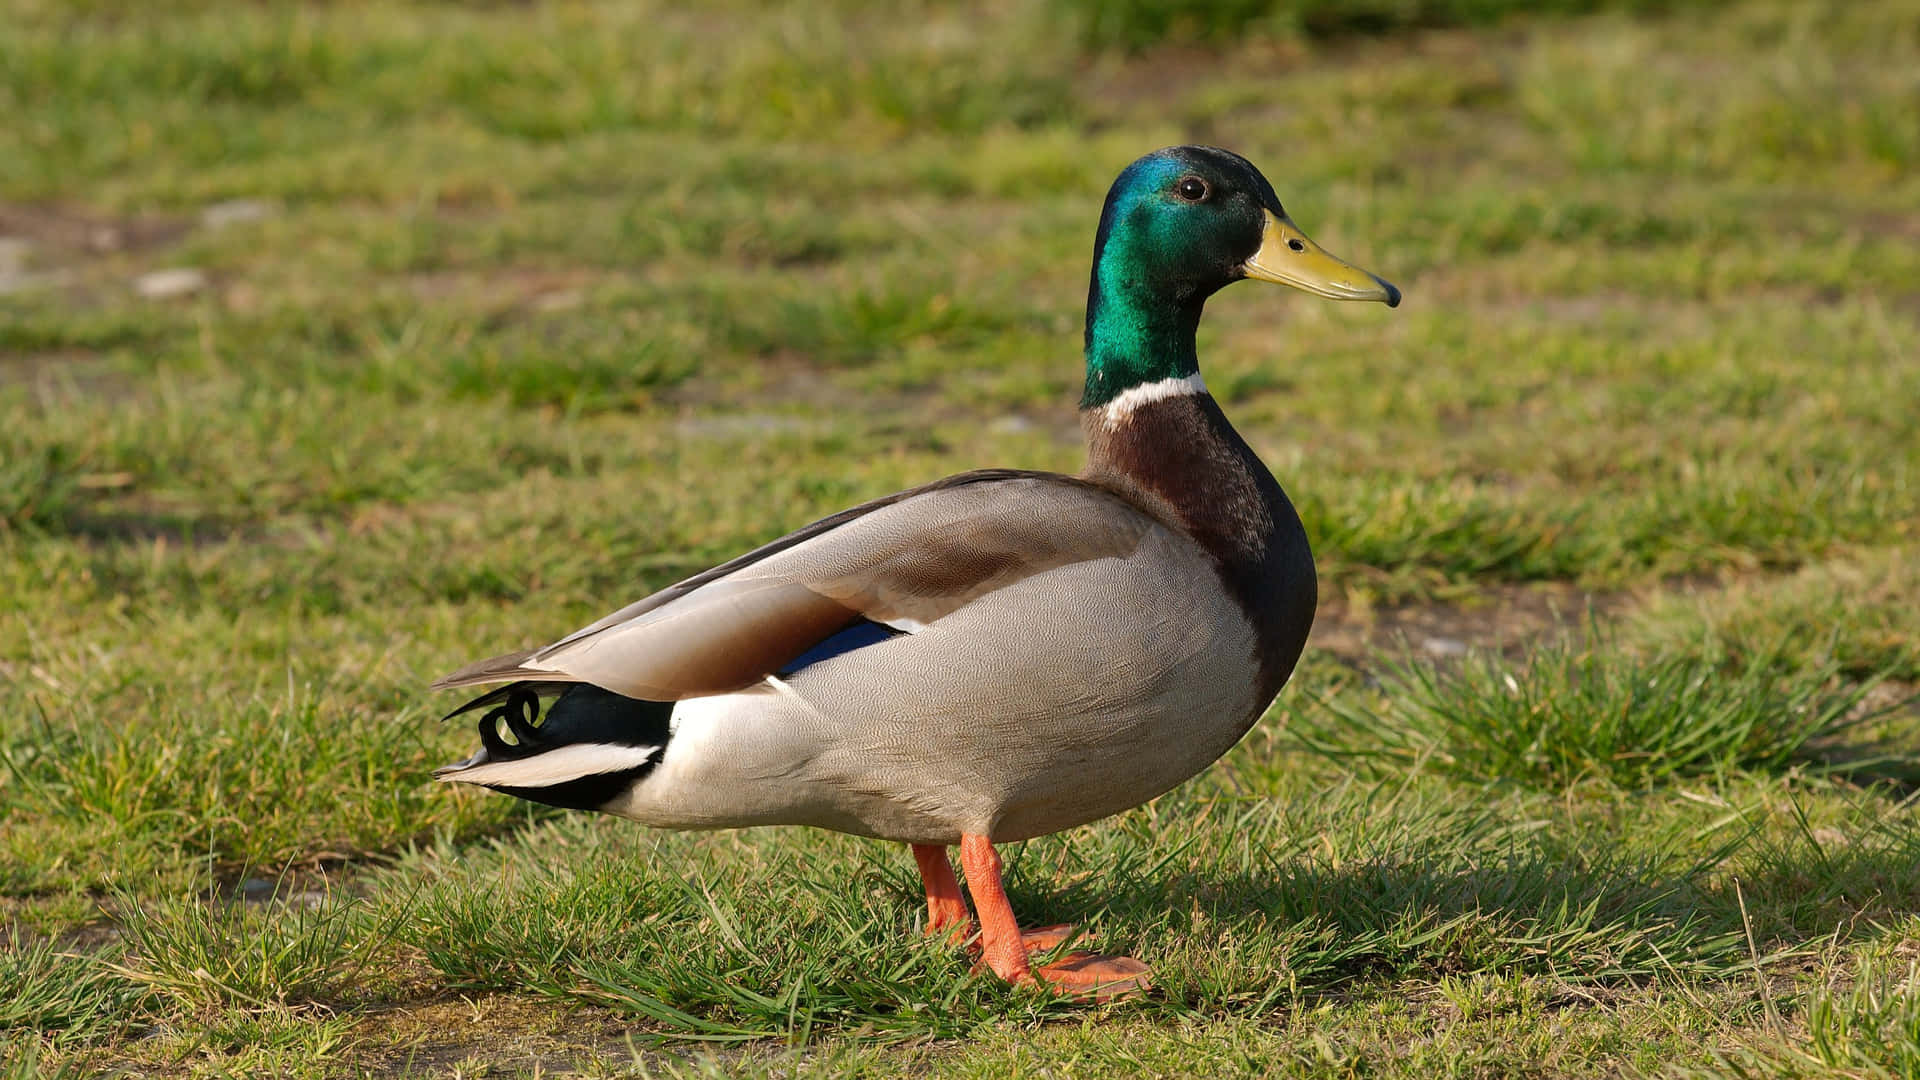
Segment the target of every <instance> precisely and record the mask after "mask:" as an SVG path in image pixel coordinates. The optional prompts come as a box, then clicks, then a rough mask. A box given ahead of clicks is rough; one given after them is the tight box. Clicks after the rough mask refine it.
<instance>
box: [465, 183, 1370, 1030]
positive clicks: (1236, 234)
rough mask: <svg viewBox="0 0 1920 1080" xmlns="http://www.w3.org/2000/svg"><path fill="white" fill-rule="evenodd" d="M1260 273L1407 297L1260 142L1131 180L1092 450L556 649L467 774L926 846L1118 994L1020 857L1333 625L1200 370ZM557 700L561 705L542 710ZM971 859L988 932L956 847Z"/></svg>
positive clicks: (679, 822) (1110, 261)
mask: <svg viewBox="0 0 1920 1080" xmlns="http://www.w3.org/2000/svg"><path fill="white" fill-rule="evenodd" d="M1243 278H1253V279H1256V280H1260V281H1272V282H1278V283H1280V284H1283V285H1291V286H1293V287H1295V288H1298V289H1303V290H1305V291H1307V292H1310V293H1314V294H1317V295H1319V296H1323V297H1329V298H1331V299H1335V300H1377V301H1381V302H1383V303H1385V304H1387V305H1388V306H1389V307H1392V306H1395V305H1397V304H1398V303H1399V302H1400V292H1399V290H1398V289H1396V288H1394V287H1393V286H1392V285H1389V284H1388V283H1386V282H1385V281H1383V280H1381V279H1380V278H1378V277H1375V276H1374V275H1372V274H1369V273H1367V272H1366V271H1363V270H1360V269H1358V268H1356V267H1354V266H1351V265H1349V264H1347V263H1345V262H1342V261H1341V260H1339V259H1336V258H1334V257H1333V256H1332V255H1329V254H1327V253H1326V252H1325V251H1323V250H1321V248H1320V247H1319V246H1318V245H1316V244H1314V243H1313V241H1311V240H1309V239H1307V237H1306V235H1305V234H1304V233H1302V232H1301V231H1300V229H1299V228H1298V227H1297V226H1296V225H1294V223H1293V222H1292V221H1291V220H1290V219H1289V218H1288V217H1287V214H1286V211H1285V210H1283V209H1281V206H1280V200H1279V198H1278V197H1277V196H1275V194H1274V191H1273V187H1272V185H1270V184H1269V183H1268V182H1267V180H1266V178H1265V177H1263V176H1261V175H1260V172H1259V170H1257V169H1255V168H1254V167H1253V165H1252V164H1250V163H1249V162H1248V161H1247V160H1246V159H1244V158H1242V157H1240V156H1239V155H1237V154H1233V153H1229V152H1227V151H1225V150H1219V149H1214V148H1211V147H1203V146H1179V147H1172V148H1169V149H1165V150H1160V151H1156V152H1154V153H1151V154H1148V155H1147V156H1145V157H1143V158H1141V159H1139V160H1138V161H1135V162H1134V163H1133V164H1131V165H1129V166H1127V168H1126V170H1125V171H1123V172H1122V173H1121V174H1120V177H1119V179H1118V180H1116V181H1115V182H1114V185H1113V188H1112V190H1111V191H1109V192H1108V194H1107V200H1106V205H1105V207H1104V209H1103V210H1102V211H1101V214H1100V227H1099V231H1098V232H1097V233H1096V234H1095V237H1094V246H1093V281H1092V286H1091V288H1090V289H1089V290H1088V295H1087V322H1086V342H1085V346H1086V365H1087V367H1086V371H1087V376H1086V391H1085V394H1084V396H1083V397H1082V398H1081V401H1080V418H1081V426H1082V428H1083V429H1084V430H1085V433H1086V440H1087V467H1086V470H1085V471H1084V472H1082V473H1081V474H1080V475H1078V476H1063V475H1058V474H1054V473H1045V472H1029V471H1025V470H1018V469H989V470H984V471H979V472H967V473H961V474H959V475H957V476H951V477H948V478H946V479H944V480H939V481H935V482H934V483H931V484H928V485H926V486H924V487H918V488H914V489H912V490H910V491H903V492H900V493H899V494H895V495H889V496H886V497H885V498H881V499H875V500H874V501H872V502H869V503H865V504H862V505H860V506H856V507H854V508H852V509H850V510H845V511H842V512H840V513H838V514H834V515H833V516H831V517H828V518H824V519H822V520H820V521H816V522H814V523H813V524H811V525H808V526H806V527H805V528H802V529H800V530H798V531H797V532H793V533H790V534H788V535H786V536H783V537H781V538H779V539H777V540H774V541H772V542H771V543H768V544H766V545H764V546H762V547H760V548H757V549H755V550H753V551H750V552H748V553H747V554H745V555H742V556H740V557H739V558H736V559H734V560H732V561H730V562H727V563H723V564H721V565H719V566H716V567H714V568H713V569H711V570H708V571H706V572H704V573H701V574H696V575H694V576H693V577H690V578H688V579H686V580H685V581H682V582H680V583H678V584H676V585H672V586H669V587H667V588H665V589H662V590H661V591H659V592H656V593H654V594H653V595H651V596H648V597H646V598H645V599H642V600H640V601H638V602H636V603H634V604H631V605H629V606H627V607H624V608H622V609H620V610H619V611H616V612H614V613H613V614H611V615H608V616H607V617H606V618H604V619H601V620H600V621H598V622H596V623H594V624H593V625H591V626H588V627H585V628H584V629H581V630H578V631H576V632H574V633H572V634H569V635H567V636H566V637H564V638H561V639H560V640H559V641H556V642H554V643H552V644H550V645H544V646H541V647H539V648H536V649H526V650H522V651H519V652H512V653H507V654H505V655H503V656H496V657H493V658H491V659H487V660H482V661H479V662H478V663H475V664H472V665H470V666H468V667H466V668H463V669H461V670H459V671H457V672H455V673H453V674H452V675H449V676H447V677H446V678H444V679H441V680H440V681H439V682H437V683H435V684H434V687H435V688H436V689H439V688H446V687H459V686H471V685H476V684H482V683H496V682H505V683H507V684H508V685H506V686H503V687H499V688H496V689H494V690H493V691H491V692H490V693H487V694H485V695H483V696H481V697H478V698H475V699H473V700H472V701H469V702H467V703H466V704H465V705H462V706H461V707H460V708H459V709H456V710H454V712H453V713H452V714H450V715H459V714H461V713H466V712H470V711H477V710H486V711H485V712H484V713H483V714H482V716H481V718H480V723H479V729H480V739H481V744H482V745H481V747H480V749H479V751H478V752H476V753H475V754H474V755H473V756H472V757H470V758H468V759H467V760H465V761H462V762H460V763H458V764H456V765H449V766H447V767H445V768H443V769H440V770H439V771H438V772H437V773H436V774H435V775H436V776H438V777H439V778H440V779H442V780H450V781H458V782H460V783H466V784H478V785H481V786H483V787H487V788H491V789H493V790H495V791H502V792H506V793H508V794H510V795H516V796H519V797H521V798H524V799H532V800H535V801H537V802H542V803H548V804H551V805H554V806H561V807H571V808H577V809H590V810H601V811H605V812H607V813H611V814H618V815H622V816H625V817H629V818H633V819H635V820H638V821H641V822H644V823H646V824H648V825H654V826H659V827H663V828H674V829H715V828H737V827H742V826H749V825H813V826H817V827H820V828H826V829H837V830H840V831H842V832H848V833H854V834H858V835H862V836H870V837H875V838H878V839H883V840H894V841H900V842H903V843H906V844H908V845H910V846H911V847H912V851H913V855H914V858H915V861H916V863H917V864H918V867H919V870H920V874H921V878H922V880H923V883H924V884H925V886H926V894H927V923H926V929H927V930H928V931H929V932H940V931H944V932H947V933H948V934H950V935H951V936H952V937H953V938H954V939H955V940H959V941H967V942H970V943H971V944H972V946H973V947H974V948H975V950H976V951H977V952H978V953H979V954H980V958H981V960H982V961H983V962H984V964H985V965H986V966H987V967H989V968H991V970H992V971H993V972H995V973H996V974H998V975H999V976H1001V977H1002V978H1005V979H1007V980H1009V981H1013V982H1029V981H1032V980H1034V979H1035V978H1036V977H1037V978H1038V979H1041V980H1045V981H1046V982H1047V983H1050V984H1052V985H1053V986H1055V987H1057V988H1060V989H1062V990H1064V991H1066V992H1071V993H1079V994H1086V995H1090V996H1099V997H1112V996H1117V995H1119V994H1124V993H1129V992H1137V991H1139V990H1141V989H1144V988H1145V987H1146V986H1147V985H1148V982H1149V972H1148V969H1147V968H1146V967H1145V965H1143V964H1141V963H1140V962H1139V961H1137V960H1134V959H1132V958H1129V957H1124V956H1102V955H1095V954H1091V953H1084V952H1083V953H1074V954H1072V955H1070V956H1068V957H1066V958H1065V959H1062V960H1059V961H1057V962H1054V963H1051V964H1048V965H1046V966H1044V967H1040V966H1038V965H1036V964H1033V963H1030V962H1029V958H1028V954H1029V952H1030V951H1033V950H1038V949H1049V948H1052V947H1053V946H1055V945H1057V944H1058V943H1059V942H1060V941H1061V940H1062V939H1063V937H1065V936H1066V933H1067V928H1062V927H1050V928H1047V929H1045V930H1040V931H1027V932H1024V933H1023V932H1022V930H1021V929H1020V926H1019V924H1018V923H1017V922H1016V921H1015V918H1014V914H1013V910H1012V908H1011V907H1010V906H1009V905H1008V903H1007V897H1006V894H1005V892H1004V891H1003V890H1002V886H1001V877H1000V858H999V855H998V854H997V853H996V851H995V845H998V844H1004V843H1008V842H1011V841H1017V840H1024V839H1027V838H1030V837H1035V836H1042V835H1045V834H1048V833H1054V832H1058V831H1060V830H1063V829H1070V828H1073V827H1074V826H1077V825H1082V824H1085V823H1087V822H1090V821H1094V820H1096V819H1098V818H1102V817H1106V816H1107V815H1110V814H1115V813H1118V812H1120V811H1122V810H1126V809H1128V808H1130V807H1133V806H1137V805H1139V804H1141V803H1143V802H1146V801H1147V800H1149V799H1152V798H1154V797H1155V796H1157V795H1159V794H1161V793H1162V792H1165V791H1167V790H1168V789H1169V788H1172V787H1173V786H1174V785H1176V784H1178V783H1180V782H1181V781H1183V780H1186V779H1187V778H1189V777H1191V776H1193V775H1194V774H1196V773H1198V772H1199V771H1200V770H1202V769H1204V768H1206V767H1207V765H1209V764H1210V763H1212V762H1213V761H1214V760H1215V759H1216V758H1218V757H1219V756H1220V755H1221V754H1223V753H1225V752H1226V751H1227V749H1228V748H1229V747H1231V746H1233V744H1234V743H1236V742H1238V741H1239V739H1240V737H1241V736H1242V735H1244V734H1245V733H1246V731H1247V730H1248V728H1250V727H1251V726H1252V725H1253V723H1254V721H1255V720H1256V719H1258V717H1259V716H1260V714H1261V713H1262V712H1263V711H1264V710H1265V709H1266V707H1267V705H1268V703H1269V702H1271V701H1272V700H1273V697H1274V695H1275V694H1276V693H1278V692H1279V690H1280V687H1281V686H1282V685H1283V684H1284V683H1285V682H1286V681H1287V678H1288V676H1289V675H1291V674H1292V672H1293V668H1294V664H1295V662H1296V661H1297V660H1298V659H1299V657H1300V650H1301V648H1302V646H1304V645H1305V643H1306V640H1307V631H1308V629H1309V628H1310V627H1311V626H1312V623H1313V613H1314V604H1315V590H1316V587H1315V580H1314V567H1313V555H1312V553H1311V552H1310V551H1309V550H1308V547H1307V537H1306V533H1305V531H1304V530H1303V529H1302V527H1301V524H1300V518H1299V516H1298V515H1297V514H1296V513H1295V512H1294V508H1293V505H1292V504H1291V503H1289V502H1288V501H1287V496H1286V494H1285V493H1284V492H1282V491H1281V490H1280V485H1279V484H1278V483H1277V482H1275V480H1274V478H1273V476H1272V474H1271V473H1269V472H1268V471H1267V469H1266V466H1264V465H1262V464H1261V462H1260V459H1259V458H1258V457H1256V456H1255V455H1254V453H1253V451H1252V450H1251V449H1249V448H1248V446H1247V444H1246V442H1245V440H1243V439H1242V438H1241V437H1240V435H1239V434H1238V433H1237V432H1235V431H1234V429H1233V426H1232V425H1231V424H1229V423H1228V422H1227V418H1226V416H1225V415H1224V414H1223V413H1222V412H1221V411H1220V406H1219V405H1218V404H1217V403H1216V402H1215V401H1214V399H1213V398H1212V396H1210V395H1209V394H1208V393H1207V389H1206V385H1205V384H1204V383H1203V382H1202V381H1201V378H1200V371H1199V363H1198V360H1197V358H1196V355H1195V350H1194V331H1195V329H1196V328H1197V327H1198V325H1199V322H1200V310H1201V307H1202V305H1203V304H1204V303H1205V302H1206V299H1207V297H1208V296H1210V295H1212V294H1213V293H1214V292H1215V291H1217V290H1218V289H1220V288H1221V287H1222V286H1225V285H1229V284H1232V283H1233V282H1235V281H1239V280H1241V279H1243ZM543 703H544V715H543V714H542V705H543ZM955 844H957V845H959V847H960V864H961V867H962V870H963V872H964V874H965V875H966V880H967V884H968V887H969V891H970V892H971V893H972V897H973V908H974V911H975V912H976V913H977V914H978V919H979V922H978V928H977V931H976V929H975V927H974V924H973V921H972V918H971V917H970V915H969V913H968V909H967V904H966V901H965V899H964V898H963V897H962V895H961V892H960V886H959V882H958V881H957V880H956V879H955V877H954V873H953V867H952V864H951V863H950V862H949V861H948V856H947V848H948V847H950V846H952V845H955Z"/></svg>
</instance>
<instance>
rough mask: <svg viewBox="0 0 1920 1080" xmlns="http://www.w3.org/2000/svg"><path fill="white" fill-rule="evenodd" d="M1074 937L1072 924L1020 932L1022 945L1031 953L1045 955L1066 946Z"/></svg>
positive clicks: (1054, 925) (1057, 924)
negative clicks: (1044, 953)
mask: <svg viewBox="0 0 1920 1080" xmlns="http://www.w3.org/2000/svg"><path fill="white" fill-rule="evenodd" d="M1072 937H1073V924H1072V923H1055V924H1053V925H1052V926H1041V927H1036V928H1035V929H1032V930H1022V931H1020V944H1021V946H1022V947H1023V948H1025V949H1026V950H1027V951H1028V952H1030V953H1043V952H1048V951H1050V950H1053V949H1057V948H1059V947H1060V946H1062V945H1065V944H1066V943H1067V942H1068V940H1070V939H1071V938H1072Z"/></svg>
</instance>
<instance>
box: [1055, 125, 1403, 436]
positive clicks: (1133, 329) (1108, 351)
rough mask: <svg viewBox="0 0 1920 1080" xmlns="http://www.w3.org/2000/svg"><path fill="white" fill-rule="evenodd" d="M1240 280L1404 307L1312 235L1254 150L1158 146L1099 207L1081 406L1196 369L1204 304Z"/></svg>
mask: <svg viewBox="0 0 1920 1080" xmlns="http://www.w3.org/2000/svg"><path fill="white" fill-rule="evenodd" d="M1242 278H1255V279H1258V280H1261V281H1272V282H1278V283H1279V284H1282V285H1291V286H1293V287H1294V288H1296V289H1304V290H1306V291H1307V292H1310V293H1314V294H1316V295H1319V296H1325V297H1328V298H1331V299H1334V300H1378V301H1380V302H1382V303H1384V304H1386V305H1387V306H1388V307H1393V306H1396V305H1398V304H1399V303H1400V290H1399V289H1396V288H1394V287H1393V286H1392V285H1389V284H1387V283H1386V282H1385V281H1382V280H1381V279H1380V278H1377V277H1375V276H1373V275H1372V274H1369V273H1367V272H1366V271H1365V270H1362V269H1360V268H1359V267H1356V266H1352V265H1350V264H1348V263H1345V262H1342V261H1341V260H1339V259H1336V258H1334V257H1333V256H1331V255H1329V254H1327V253H1326V252H1325V251H1323V250H1321V249H1320V246H1319V245H1318V244H1315V243H1314V242H1313V241H1312V240H1309V239H1307V236H1306V234H1305V233H1303V232H1301V231H1300V228H1299V227H1298V226H1296V225H1295V224H1294V223H1293V222H1292V221H1291V220H1289V219H1288V218H1287V212H1286V211H1285V210H1284V209H1282V208H1281V206H1280V198H1279V196H1277V195H1275V194H1274V193H1273V185H1271V184H1269V183H1267V178H1266V177H1264V176H1261V175H1260V170H1258V169H1256V168H1254V167H1253V165H1252V164H1251V163H1250V162H1248V161H1247V159H1246V158H1243V157H1241V156H1240V155H1238V154H1234V153H1230V152H1228V151H1226V150H1220V149H1216V148H1214V147H1210V146H1174V147H1169V148H1167V149H1165V150H1156V151H1154V152H1153V153H1151V154H1148V155H1147V156H1146V157H1143V158H1141V159H1140V160H1138V161H1136V162H1134V163H1133V164H1131V165H1129V166H1127V168H1126V171H1124V172H1122V173H1121V174H1120V178H1119V179H1118V180H1115V181H1114V182H1113V188H1112V190H1110V191H1108V192H1107V204H1106V207H1105V209H1103V210H1102V211H1101V213H1100V231H1099V233H1098V234H1097V235H1096V236H1095V238H1094V242H1093V284H1092V286H1091V288H1090V289H1089V290H1088V293H1087V389H1086V393H1085V395H1084V396H1083V397H1082V399H1081V403H1080V404H1081V406H1082V407H1083V408H1091V407H1094V406H1098V405H1104V404H1105V403H1107V402H1108V401H1110V400H1112V399H1113V397H1114V396H1115V395H1117V394H1119V393H1121V392H1123V391H1125V390H1127V389H1128V388H1130V387H1134V386H1139V385H1141V384H1143V383H1149V382H1156V381H1159V380H1161V379H1177V378H1183V377H1185V376H1188V375H1192V374H1193V373H1195V372H1196V371H1198V370H1199V363H1198V359H1197V358H1196V356H1195V354H1194V347H1193V334H1194V330H1195V329H1196V328H1197V327H1198V326H1199V325H1200V310H1201V307H1202V306H1203V305H1204V304H1205V303H1206V299H1207V297H1209V296H1212V295H1213V294H1214V293H1215V292H1217V291H1218V290H1219V289H1220V288H1222V287H1223V286H1226V285H1230V284H1232V283H1234V282H1236V281H1239V280H1241V279H1242Z"/></svg>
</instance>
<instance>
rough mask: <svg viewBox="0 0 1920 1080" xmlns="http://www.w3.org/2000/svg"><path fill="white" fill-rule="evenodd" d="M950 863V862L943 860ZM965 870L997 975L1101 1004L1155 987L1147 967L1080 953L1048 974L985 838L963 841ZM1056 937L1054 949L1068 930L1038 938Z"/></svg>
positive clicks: (984, 951)
mask: <svg viewBox="0 0 1920 1080" xmlns="http://www.w3.org/2000/svg"><path fill="white" fill-rule="evenodd" d="M942 861H943V862H944V861H945V860H944V859H943V860H942ZM960 867H961V869H963V870H964V871H966V875H967V888H968V889H970V890H971V891H972V892H973V906H974V907H975V908H976V909H978V911H979V913H980V952H981V959H982V960H984V961H985V963H986V965H987V966H988V967H990V968H992V969H993V973H994V974H996V975H998V976H1000V977H1001V978H1003V979H1005V980H1007V981H1008V982H1010V983H1015V984H1018V983H1024V982H1031V981H1033V980H1034V979H1035V978H1039V979H1043V980H1045V981H1046V982H1048V983H1050V984H1051V985H1053V986H1054V987H1055V988H1056V989H1059V990H1062V991H1065V992H1067V993H1070V994H1075V995H1079V996H1083V997H1090V998H1093V999H1094V1000H1096V1001H1107V1000H1111V999H1113V998H1121V997H1130V996H1132V995H1134V994H1139V993H1142V992H1144V991H1145V990H1146V989H1147V987H1149V986H1150V985H1152V979H1151V977H1150V975H1149V973H1148V971H1147V966H1146V965H1145V964H1142V963H1141V962H1140V961H1138V960H1135V959H1133V958H1131V957H1126V956H1097V955H1095V954H1093V953H1085V952H1076V953H1072V954H1070V955H1068V956H1067V957H1065V958H1063V959H1060V960H1056V961H1055V962H1053V963H1051V964H1048V965H1047V966H1046V967H1043V968H1035V967H1033V965H1032V964H1030V963H1028V961H1027V952H1028V950H1029V949H1030V948H1034V947H1038V948H1047V947H1051V946H1049V945H1045V944H1039V943H1035V945H1029V944H1028V942H1027V941H1026V940H1024V938H1023V935H1022V934H1021V933H1020V923H1019V922H1018V921H1017V920H1016V919H1015V918H1014V917H1013V905H1011V904H1009V903H1007V893H1006V889H1005V888H1004V887H1003V886H1002V885H1001V883H1000V853H999V852H997V851H995V850H993V842H992V841H991V840H988V839H987V838H986V837H984V836H976V835H973V834H967V835H964V836H962V837H961V838H960ZM1042 935H1052V944H1053V945H1057V944H1059V942H1060V940H1062V939H1063V938H1064V937H1065V933H1064V931H1063V928H1060V927H1049V928H1048V929H1047V930H1043V931H1036V932H1035V933H1034V934H1033V935H1032V936H1033V937H1041V936H1042Z"/></svg>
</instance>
